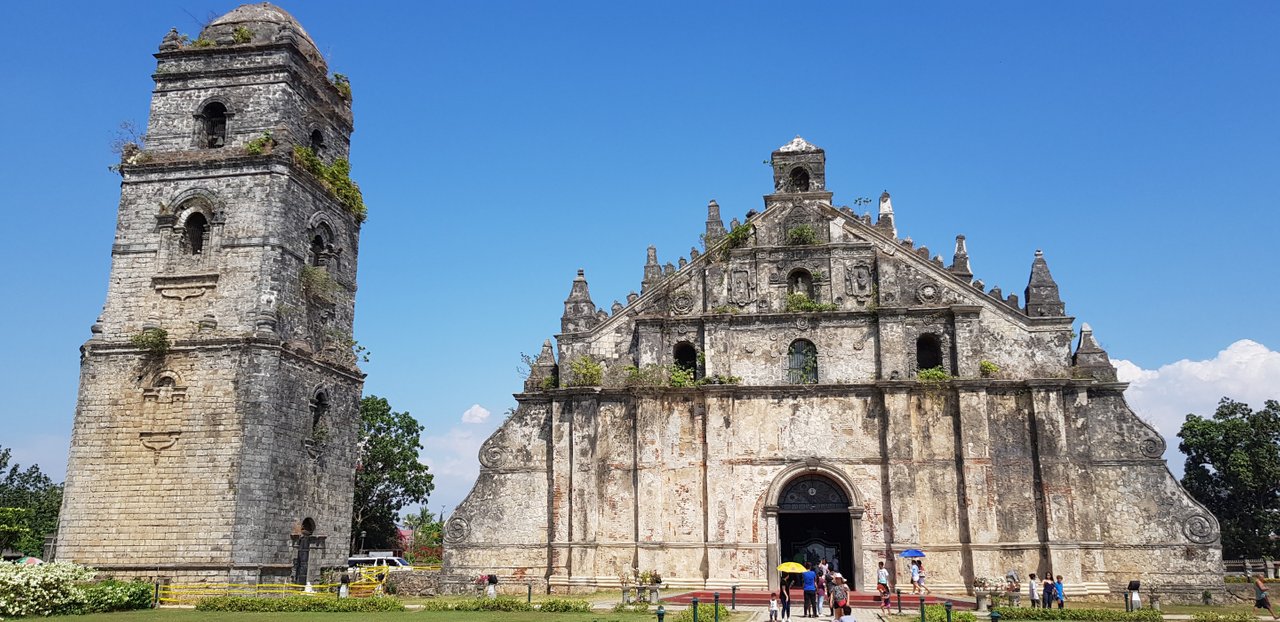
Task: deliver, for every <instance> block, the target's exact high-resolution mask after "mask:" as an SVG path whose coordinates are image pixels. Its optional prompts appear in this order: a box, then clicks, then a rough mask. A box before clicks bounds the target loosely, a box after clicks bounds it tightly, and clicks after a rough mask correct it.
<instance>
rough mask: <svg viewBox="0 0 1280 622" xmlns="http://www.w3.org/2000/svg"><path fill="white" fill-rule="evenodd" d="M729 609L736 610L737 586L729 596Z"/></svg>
mask: <svg viewBox="0 0 1280 622" xmlns="http://www.w3.org/2000/svg"><path fill="white" fill-rule="evenodd" d="M729 608H730V609H732V610H734V611H737V610H738V586H736V585H735V586H733V592H732V593H730V594H729Z"/></svg>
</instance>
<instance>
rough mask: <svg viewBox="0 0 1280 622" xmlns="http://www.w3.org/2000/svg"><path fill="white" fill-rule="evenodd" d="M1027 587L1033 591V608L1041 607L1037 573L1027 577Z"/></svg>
mask: <svg viewBox="0 0 1280 622" xmlns="http://www.w3.org/2000/svg"><path fill="white" fill-rule="evenodd" d="M1027 587H1029V588H1030V590H1031V608H1032V609H1035V608H1037V607H1039V606H1040V582H1039V581H1036V573H1034V572H1033V573H1031V574H1029V575H1027Z"/></svg>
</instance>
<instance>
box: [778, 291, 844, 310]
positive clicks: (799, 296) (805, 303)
mask: <svg viewBox="0 0 1280 622" xmlns="http://www.w3.org/2000/svg"><path fill="white" fill-rule="evenodd" d="M785 310H786V311H787V313H801V312H813V311H835V310H836V305H835V303H833V302H818V301H816V300H811V299H810V298H809V296H808V295H806V294H805V293H804V292H796V293H794V294H788V295H787V304H786V307H785Z"/></svg>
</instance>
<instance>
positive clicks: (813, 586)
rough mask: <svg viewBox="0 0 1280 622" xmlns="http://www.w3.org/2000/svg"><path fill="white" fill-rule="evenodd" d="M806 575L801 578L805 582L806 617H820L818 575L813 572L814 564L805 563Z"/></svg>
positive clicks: (803, 574)
mask: <svg viewBox="0 0 1280 622" xmlns="http://www.w3.org/2000/svg"><path fill="white" fill-rule="evenodd" d="M804 568H805V570H804V573H802V574H801V575H800V578H801V579H803V580H804V617H806V618H816V617H818V573H816V572H814V571H813V564H811V563H809V562H805V563H804Z"/></svg>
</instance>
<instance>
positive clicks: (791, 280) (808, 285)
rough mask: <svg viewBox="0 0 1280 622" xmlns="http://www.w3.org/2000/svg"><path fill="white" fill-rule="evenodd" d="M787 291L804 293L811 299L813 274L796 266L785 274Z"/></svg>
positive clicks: (789, 292)
mask: <svg viewBox="0 0 1280 622" xmlns="http://www.w3.org/2000/svg"><path fill="white" fill-rule="evenodd" d="M787 293H788V294H804V295H805V296H806V297H808V298H809V300H813V275H812V274H809V271H808V270H805V269H804V268H796V269H795V270H792V271H791V274H788V275H787Z"/></svg>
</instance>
